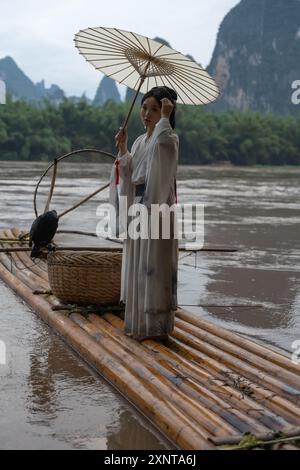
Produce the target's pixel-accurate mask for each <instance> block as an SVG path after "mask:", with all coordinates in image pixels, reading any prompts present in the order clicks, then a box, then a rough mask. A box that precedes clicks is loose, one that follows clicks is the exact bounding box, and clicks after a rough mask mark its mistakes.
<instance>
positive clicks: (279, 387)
mask: <svg viewBox="0 0 300 470" xmlns="http://www.w3.org/2000/svg"><path fill="white" fill-rule="evenodd" d="M173 335H174V337H175V338H177V339H179V340H180V341H182V342H184V343H186V344H188V345H190V346H192V348H194V349H197V350H198V351H200V352H204V353H206V354H207V355H209V356H211V357H214V358H215V359H217V360H218V361H219V362H221V363H223V364H225V365H226V366H229V367H230V368H231V369H232V370H233V371H235V373H236V372H237V373H238V374H241V375H242V376H243V377H246V378H250V379H251V380H255V381H256V382H258V383H260V384H262V385H263V386H268V388H269V389H270V390H272V391H273V392H275V393H276V394H280V395H282V396H284V397H288V399H289V400H291V401H293V402H294V403H296V404H298V403H299V399H300V392H299V390H298V389H296V388H294V387H291V386H289V385H286V384H285V383H283V382H281V381H280V380H278V379H274V378H273V377H271V376H269V375H267V374H266V373H264V372H262V371H260V370H258V369H257V368H256V367H253V366H251V365H249V364H246V363H245V362H243V361H241V360H240V359H238V358H236V357H233V356H231V355H230V354H228V353H227V352H224V351H222V350H219V349H218V348H217V347H214V346H212V345H210V344H207V343H206V342H205V341H202V340H200V339H199V338H196V337H195V336H194V335H191V334H190V333H187V332H186V331H182V330H179V328H175V330H174V333H173ZM299 411H300V409H299Z"/></svg>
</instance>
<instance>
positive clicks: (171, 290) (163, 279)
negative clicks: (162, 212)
mask: <svg viewBox="0 0 300 470" xmlns="http://www.w3.org/2000/svg"><path fill="white" fill-rule="evenodd" d="M118 162H119V165H118V171H119V184H118V185H116V179H115V171H114V169H113V171H112V175H111V183H110V203H111V204H113V205H114V207H115V208H116V209H117V210H118V209H119V210H120V218H121V217H122V214H121V212H122V206H121V205H120V206H119V201H120V196H127V205H128V207H130V205H131V204H132V203H140V204H143V205H145V206H146V207H147V210H148V213H149V218H148V220H150V214H151V205H152V204H159V205H160V204H167V205H168V206H169V207H171V206H173V205H174V204H176V187H175V184H176V172H177V164H178V136H177V135H176V134H175V133H174V131H173V129H172V128H171V126H170V122H169V120H168V119H167V118H161V120H160V121H159V122H158V123H157V124H156V127H155V129H154V131H153V134H152V136H151V137H150V138H147V134H143V135H141V136H140V137H138V138H137V140H136V141H135V142H134V144H133V146H132V150H131V153H129V152H127V153H126V154H125V155H123V156H121V157H119V158H118ZM142 184H144V185H145V188H144V193H143V195H142V196H135V192H136V186H137V185H142ZM123 215H124V214H123ZM170 219H171V222H170V226H171V227H170V233H171V237H169V238H168V239H163V237H162V236H160V238H159V239H151V233H150V232H151V227H150V222H149V224H148V233H149V236H148V238H147V239H142V238H138V239H137V240H134V239H132V238H130V237H129V236H127V239H126V240H125V241H124V248H123V258H122V281H121V299H120V300H121V301H123V302H124V303H125V304H126V308H125V333H126V334H127V335H131V336H133V337H134V338H136V339H138V340H141V339H144V338H153V337H165V336H167V335H168V334H169V333H171V332H172V330H173V328H174V313H175V311H176V309H177V265H178V240H177V237H176V235H175V234H176V233H177V227H174V224H176V218H172V217H171V218H170ZM130 220H131V219H130V218H128V217H127V214H126V216H125V225H126V222H127V228H128V225H129V223H130Z"/></svg>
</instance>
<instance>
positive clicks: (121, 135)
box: [115, 127, 128, 157]
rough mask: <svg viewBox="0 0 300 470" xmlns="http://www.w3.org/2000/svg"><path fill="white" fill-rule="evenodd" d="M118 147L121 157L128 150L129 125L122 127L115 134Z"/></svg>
mask: <svg viewBox="0 0 300 470" xmlns="http://www.w3.org/2000/svg"><path fill="white" fill-rule="evenodd" d="M115 141H116V148H117V149H118V151H119V157H120V156H122V155H124V154H125V153H126V152H127V144H128V132H127V127H120V129H119V132H118V133H117V135H116V136H115Z"/></svg>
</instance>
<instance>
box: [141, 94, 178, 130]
mask: <svg viewBox="0 0 300 470" xmlns="http://www.w3.org/2000/svg"><path fill="white" fill-rule="evenodd" d="M151 97H153V98H155V99H156V101H157V102H158V104H159V106H160V107H162V103H161V100H162V99H163V98H168V99H169V100H170V101H172V103H173V104H174V109H173V111H172V113H171V116H170V124H171V127H172V129H175V112H176V100H177V93H176V91H174V90H172V88H169V87H167V86H156V87H154V88H152V89H151V90H150V91H148V92H147V93H146V94H145V95H144V96H143V98H142V102H141V104H143V103H144V101H145V100H146V99H147V98H151Z"/></svg>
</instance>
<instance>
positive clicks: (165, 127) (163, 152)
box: [143, 118, 179, 207]
mask: <svg viewBox="0 0 300 470" xmlns="http://www.w3.org/2000/svg"><path fill="white" fill-rule="evenodd" d="M178 147H179V140H178V136H177V135H176V134H175V133H174V132H173V129H172V128H171V126H170V123H169V120H168V119H167V118H162V119H161V120H160V121H159V122H158V123H157V125H156V127H155V130H154V134H153V144H152V149H151V154H150V159H149V164H148V168H147V175H146V189H145V195H144V198H143V203H144V204H145V205H146V206H147V207H150V206H151V204H163V203H169V204H170V203H171V204H173V203H175V194H174V182H175V178H176V172H177V165H178Z"/></svg>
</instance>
